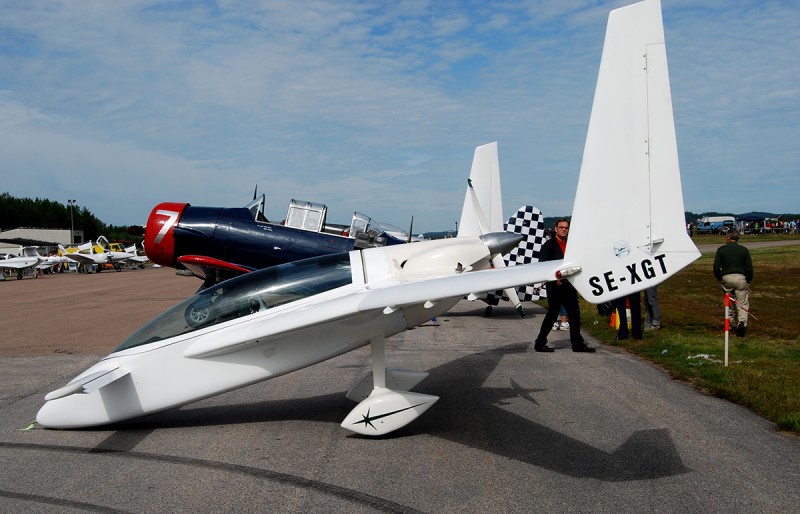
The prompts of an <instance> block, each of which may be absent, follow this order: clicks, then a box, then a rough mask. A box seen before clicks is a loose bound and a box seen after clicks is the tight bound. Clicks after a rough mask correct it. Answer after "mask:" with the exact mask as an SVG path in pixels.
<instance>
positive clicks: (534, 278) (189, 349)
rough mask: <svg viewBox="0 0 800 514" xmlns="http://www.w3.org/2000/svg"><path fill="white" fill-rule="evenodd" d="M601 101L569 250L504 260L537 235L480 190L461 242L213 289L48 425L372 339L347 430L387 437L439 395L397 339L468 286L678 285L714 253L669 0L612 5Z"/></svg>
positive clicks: (306, 267) (50, 411)
mask: <svg viewBox="0 0 800 514" xmlns="http://www.w3.org/2000/svg"><path fill="white" fill-rule="evenodd" d="M594 98H595V100H594V105H593V108H592V114H591V118H590V121H589V130H588V134H587V137H586V146H585V149H584V155H583V164H582V166H581V171H580V178H579V181H578V189H577V193H576V198H575V207H574V210H573V214H572V224H571V230H570V232H571V234H570V244H569V245H568V246H567V250H566V255H565V256H564V259H563V260H557V261H547V262H536V263H531V264H524V265H517V266H512V267H502V266H497V265H494V263H495V261H496V259H498V258H499V257H500V256H501V254H503V253H505V252H507V251H508V250H509V249H511V248H513V247H514V246H515V245H517V244H518V242H519V240H520V239H521V238H522V236H519V235H514V234H510V233H508V232H485V227H491V226H492V222H491V220H492V219H493V218H494V216H495V215H496V210H495V207H494V206H492V205H487V204H484V203H483V199H482V198H481V196H483V195H484V194H488V195H489V198H491V197H492V194H491V192H485V191H483V189H484V188H481V191H480V192H478V191H475V190H476V189H478V188H477V187H476V188H474V189H473V188H468V190H467V195H466V197H465V205H467V207H465V209H464V211H463V212H462V214H466V217H465V216H462V224H461V225H460V226H459V236H458V237H457V238H451V239H442V240H435V241H424V242H420V243H415V244H407V245H396V246H379V247H371V248H366V249H357V250H353V251H350V252H347V253H337V254H332V255H324V256H321V257H315V258H310V259H305V260H302V261H297V262H291V263H287V264H283V265H279V266H275V267H272V268H268V269H263V270H261V271H257V272H253V273H247V274H244V275H242V276H239V277H236V278H232V279H230V280H228V281H225V282H222V283H220V284H217V285H214V286H212V287H209V288H208V289H206V290H204V291H202V292H200V293H198V294H196V295H194V296H192V297H190V298H188V299H186V300H185V301H183V302H181V303H179V304H178V305H176V306H175V307H173V308H171V309H169V310H167V311H166V312H164V313H163V314H161V315H160V316H159V317H157V318H156V319H154V320H153V321H151V322H150V323H148V324H146V325H145V326H143V327H142V328H141V329H139V331H137V332H136V333H135V334H133V335H132V336H131V337H130V338H128V339H127V340H126V341H124V342H123V343H122V344H121V345H120V346H119V347H118V348H117V349H116V350H115V351H114V352H113V353H112V354H110V355H109V356H108V357H106V358H104V359H102V360H101V361H100V362H99V363H97V364H96V365H94V366H92V367H91V368H89V369H88V370H87V371H85V372H84V373H82V374H80V375H79V376H78V377H76V378H75V379H73V380H72V381H70V382H69V383H68V384H67V385H65V386H64V387H61V388H59V389H57V390H55V391H52V392H51V393H49V394H48V395H47V396H46V397H45V400H46V402H45V404H44V405H43V406H42V408H41V409H40V411H39V413H38V415H37V422H38V423H39V424H41V425H43V426H45V427H53V428H76V427H86V426H93V425H102V424H106V423H113V422H116V421H122V420H126V419H130V418H133V417H137V416H140V415H143V414H147V413H151V412H157V411H160V410H164V409H169V408H172V407H176V406H179V405H183V404H186V403H189V402H192V401H195V400H199V399H202V398H206V397H209V396H213V395H216V394H219V393H222V392H225V391H230V390H232V389H236V388H239V387H243V386H245V385H248V384H253V383H256V382H260V381H263V380H267V379H270V378H274V377H277V376H280V375H283V374H286V373H289V372H291V371H294V370H297V369H300V368H304V367H306V366H311V365H313V364H316V363H318V362H321V361H324V360H326V359H330V358H332V357H335V356H337V355H341V354H343V353H345V352H348V351H351V350H353V349H356V348H359V347H361V346H364V345H367V344H370V345H371V348H372V373H370V374H367V375H366V376H365V377H363V378H362V379H361V380H359V381H358V382H357V383H356V384H355V385H354V386H353V387H352V388H351V389H350V391H349V392H348V394H347V397H348V398H350V399H353V400H355V401H358V402H359V403H358V404H357V405H356V407H355V408H354V409H353V410H352V411H351V412H350V413H349V415H348V416H347V417H346V418H345V419H344V421H343V422H342V426H343V427H344V428H347V429H349V430H352V431H355V432H357V433H360V434H365V435H382V434H386V433H389V432H391V431H393V430H396V429H398V428H400V427H403V426H405V425H406V424H408V423H409V422H411V421H412V420H414V419H416V418H417V417H418V416H419V415H420V414H422V413H423V412H425V411H426V410H427V409H428V408H429V407H430V406H431V405H433V403H434V402H436V400H437V399H438V398H437V397H436V396H432V395H427V394H421V393H414V392H410V389H411V388H413V387H415V386H416V385H417V384H418V383H419V382H420V381H421V380H422V379H423V378H424V377H425V376H426V373H424V372H416V371H410V370H397V369H389V368H387V367H386V355H385V350H384V339H385V338H386V337H389V336H392V335H394V334H397V333H400V332H402V331H404V330H406V329H409V328H412V327H414V326H416V325H418V324H420V323H423V322H425V321H427V320H429V319H431V318H433V317H435V316H439V315H441V314H443V313H444V312H446V311H447V310H448V309H450V308H451V307H452V306H453V305H455V303H457V302H458V301H459V300H460V299H461V298H462V297H464V296H466V295H468V296H469V297H473V298H474V297H477V296H478V295H479V294H481V293H483V292H486V291H496V290H506V289H508V288H512V287H515V286H518V285H520V284H531V283H539V282H544V281H548V280H556V279H566V280H568V281H570V282H571V283H572V284H573V285H574V286H575V288H576V289H577V290H578V292H579V293H580V294H581V295H582V296H583V297H584V298H586V299H587V300H589V301H590V302H593V303H602V302H605V301H608V300H611V299H614V298H619V297H622V296H625V295H627V294H630V293H632V292H635V291H640V290H643V289H646V288H648V287H652V286H654V285H657V284H659V283H660V282H663V281H664V280H666V279H667V278H669V277H670V276H672V275H673V274H675V273H676V272H678V271H679V270H680V269H682V268H683V267H685V266H687V265H688V264H689V263H691V262H692V261H694V260H695V259H696V258H697V257H699V256H700V253H699V252H698V251H697V248H696V247H695V246H694V244H693V243H692V241H691V239H690V238H689V236H688V234H687V233H686V230H685V227H684V211H683V197H682V191H681V181H680V170H679V166H678V153H677V144H676V140H675V128H674V123H673V117H672V102H671V96H670V90H669V76H668V72H667V61H666V50H665V46H664V32H663V26H662V22H661V10H660V3H659V1H658V0H646V1H644V2H641V3H638V4H634V5H631V6H628V7H623V8H621V9H617V10H615V11H613V12H612V13H611V14H610V16H609V22H608V29H607V33H606V39H605V45H604V49H603V56H602V59H601V63H600V72H599V75H598V80H597V89H596V92H595V97H594ZM479 153H482V152H478V151H477V150H476V160H477V159H478V157H479ZM482 162H484V163H485V162H488V160H483V161H482ZM477 166H478V168H481V167H482V166H483V165H482V164H481V163H480V162H479V163H477ZM475 167H476V162H473V169H475ZM618 184H625V191H624V193H622V192H620V189H619V187H618ZM623 197H624V201H622V200H623ZM181 212H183V211H181ZM598 213H602V217H603V221H604V226H603V229H602V230H598V228H597V216H598ZM178 214H180V213H178V212H176V213H175V219H177V217H178ZM161 216H163V215H161ZM466 218H471V221H470V222H468V223H464V221H463V220H464V219H466ZM464 225H467V226H464ZM165 226H166V227H167V228H165V229H164V230H163V232H162V233H163V234H164V235H165V237H166V234H167V233H168V232H169V231H170V229H172V228H173V227H174V221H173V223H172V224H169V225H165ZM148 237H151V238H152V237H153V236H152V235H150V236H148ZM493 265H494V266H493ZM418 351H425V350H424V349H419V350H418ZM335 387H338V386H335ZM454 422H457V421H456V420H454Z"/></svg>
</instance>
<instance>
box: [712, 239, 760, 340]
mask: <svg viewBox="0 0 800 514" xmlns="http://www.w3.org/2000/svg"><path fill="white" fill-rule="evenodd" d="M714 276H715V277H717V280H719V282H720V284H722V289H724V290H725V292H726V293H731V294H732V296H733V297H734V299H735V300H736V304H735V305H734V307H733V309H731V324H732V326H733V327H735V328H734V330H735V331H736V335H737V336H739V337H744V334H745V332H747V313H748V312H749V311H750V282H751V281H752V280H753V260H752V259H751V258H750V251H749V250H748V249H747V248H745V247H744V246H742V245H740V244H739V231H738V230H736V229H731V230H729V231H728V233H727V234H726V235H725V245H724V246H720V247H719V248H718V249H717V255H716V256H715V257H714Z"/></svg>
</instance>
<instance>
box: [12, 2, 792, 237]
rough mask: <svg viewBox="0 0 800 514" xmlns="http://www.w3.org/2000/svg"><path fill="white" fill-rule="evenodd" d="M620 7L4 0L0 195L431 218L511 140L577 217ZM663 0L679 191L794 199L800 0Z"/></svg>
mask: <svg viewBox="0 0 800 514" xmlns="http://www.w3.org/2000/svg"><path fill="white" fill-rule="evenodd" d="M629 3H632V2H630V1H625V2H618V1H617V2H603V1H597V0H560V1H557V2H556V1H550V0H547V1H545V0H530V1H497V2H485V1H474V2H473V1H447V0H430V1H426V0H407V1H403V0H399V1H393V2H369V1H364V2H340V1H335V2H334V1H325V0H308V1H299V2H298V1H292V0H276V1H263V2H256V1H247V2H245V1H242V2H238V1H233V0H231V1H217V2H212V1H204V2H191V1H169V0H164V1H158V2H149V1H128V0H114V1H105V0H95V1H92V0H86V1H63V2H60V1H36V2H28V1H6V0H0V132H1V133H2V138H0V170H1V171H0V192H8V193H10V194H12V195H14V196H18V197H31V198H34V197H39V198H48V199H51V200H56V201H60V202H62V203H65V204H66V201H67V199H68V198H74V199H77V200H78V205H79V206H81V207H86V208H88V209H89V210H90V211H92V212H93V213H94V214H96V215H97V216H98V217H99V218H100V219H101V220H103V221H105V222H107V223H112V224H118V225H127V224H136V223H144V222H145V220H146V218H147V215H148V214H149V212H150V210H151V209H152V207H154V206H155V205H156V204H157V203H160V202H163V201H186V202H189V203H192V204H193V205H211V206H241V205H244V204H245V203H247V202H248V201H249V200H250V199H251V198H252V195H253V189H254V187H255V186H256V184H258V189H259V192H263V193H266V195H267V215H268V217H270V218H271V219H281V218H283V217H284V215H285V213H286V208H287V205H288V202H289V200H290V199H292V198H296V199H300V200H306V201H315V202H321V203H326V204H327V205H328V209H329V219H330V220H331V221H334V222H349V218H350V216H351V214H352V212H353V211H354V210H358V211H361V212H364V213H365V214H368V215H370V216H372V217H373V218H375V219H377V220H379V221H385V222H389V223H393V224H395V225H398V226H407V224H408V222H409V220H410V218H411V216H412V215H413V216H414V217H415V232H418V231H422V230H441V229H448V228H451V227H453V226H454V222H455V221H456V220H457V219H458V217H459V215H460V210H461V202H462V201H463V197H464V192H463V191H464V186H465V182H466V177H467V175H468V173H469V168H470V163H471V160H472V153H473V151H474V148H475V147H476V146H478V145H481V144H484V143H487V142H491V141H498V144H499V149H500V166H501V173H502V180H503V200H504V205H505V210H506V211H508V213H509V214H510V212H511V211H512V210H514V209H516V207H518V206H519V205H522V204H525V203H532V204H533V205H536V206H537V207H539V208H540V209H541V210H542V211H543V212H544V214H545V215H546V216H556V215H564V214H569V213H571V211H572V201H573V197H574V192H575V186H576V184H577V177H578V171H579V168H580V161H581V155H582V152H583V143H584V139H585V133H586V126H587V123H588V119H589V112H590V109H591V102H592V97H593V93H594V83H595V80H596V77H597V70H598V66H599V61H600V53H601V50H602V43H603V37H604V33H605V24H606V19H607V16H608V12H609V11H610V10H611V9H612V8H615V7H619V6H621V5H626V4H629ZM662 3H663V12H664V25H665V32H666V39H667V55H668V59H669V66H670V76H671V83H672V95H673V107H674V111H675V120H676V130H677V136H678V145H679V154H680V160H681V170H682V177H683V187H684V201H685V207H686V209H687V210H691V211H695V212H705V211H732V212H736V213H742V212H747V211H752V210H759V211H770V212H778V213H780V212H798V211H800V203H799V202H798V195H799V194H800V173H799V172H800V30H798V29H797V27H798V26H800V3H798V2H795V1H785V2H782V1H769V0H767V1H763V0H759V1H752V2H750V1H735V0H708V1H704V2H700V1H690V0H662ZM66 223H67V222H66V220H65V226H67V225H66ZM0 225H2V222H1V221H0ZM3 228H13V227H3Z"/></svg>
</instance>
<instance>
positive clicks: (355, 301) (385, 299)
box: [184, 261, 563, 359]
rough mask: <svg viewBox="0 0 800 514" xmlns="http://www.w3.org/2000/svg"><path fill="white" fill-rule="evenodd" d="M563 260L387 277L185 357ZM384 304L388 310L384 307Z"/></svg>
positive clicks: (537, 274) (464, 291)
mask: <svg viewBox="0 0 800 514" xmlns="http://www.w3.org/2000/svg"><path fill="white" fill-rule="evenodd" d="M562 264H563V261H547V262H537V263H533V264H527V265H524V266H514V267H510V268H501V269H489V270H483V271H473V272H466V273H462V274H460V275H450V276H445V277H438V278H430V279H422V280H416V281H414V282H397V281H389V282H385V283H383V284H382V285H381V286H378V287H376V288H374V289H365V290H362V291H360V292H358V293H356V294H355V295H348V296H344V297H339V298H332V299H330V300H328V301H325V302H324V303H322V304H315V305H314V306H313V307H312V308H305V309H299V310H295V311H292V312H288V313H286V314H283V315H281V316H279V317H276V318H274V319H272V320H270V323H269V329H268V330H266V331H263V330H262V331H261V332H260V334H259V337H258V338H257V339H255V340H254V339H252V337H248V336H246V335H242V336H241V337H239V336H238V335H237V334H233V333H229V334H228V336H226V337H225V338H220V337H213V338H203V339H201V340H198V341H197V342H196V343H193V344H192V345H191V346H190V347H189V348H187V349H186V351H185V352H184V357H188V358H195V359H197V358H209V357H215V356H219V355H222V354H226V353H231V352H235V351H239V350H242V349H244V348H245V347H248V346H252V345H254V344H258V343H263V342H264V340H265V339H267V338H271V337H276V336H280V335H283V334H286V333H288V332H292V331H297V330H302V329H304V328H307V327H309V326H316V325H321V324H324V323H329V322H332V321H336V320H339V319H344V318H347V317H352V316H353V314H354V313H355V312H360V313H365V312H370V311H376V310H384V312H385V313H387V314H388V313H390V312H392V311H393V310H395V309H396V308H401V307H409V306H413V305H422V304H425V303H426V302H428V301H430V302H434V303H435V302H436V301H437V300H444V299H449V298H460V297H463V296H467V295H469V294H471V293H476V294H477V293H482V292H485V291H495V290H497V289H505V288H507V287H512V286H516V285H519V284H520V283H534V282H544V281H546V280H554V279H555V272H556V270H558V269H559V268H560V267H561V265H562ZM386 308H389V310H388V311H387V310H385V309H386ZM229 330H231V331H235V330H237V329H236V328H231V329H229Z"/></svg>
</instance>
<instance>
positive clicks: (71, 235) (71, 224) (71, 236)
mask: <svg viewBox="0 0 800 514" xmlns="http://www.w3.org/2000/svg"><path fill="white" fill-rule="evenodd" d="M77 202H78V200H67V203H68V204H69V244H71V245H74V244H75V223H74V222H73V221H72V206H73V205H75V204H76V203H77Z"/></svg>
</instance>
